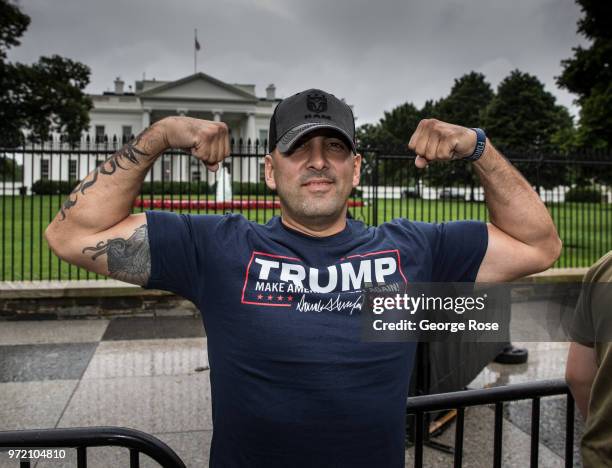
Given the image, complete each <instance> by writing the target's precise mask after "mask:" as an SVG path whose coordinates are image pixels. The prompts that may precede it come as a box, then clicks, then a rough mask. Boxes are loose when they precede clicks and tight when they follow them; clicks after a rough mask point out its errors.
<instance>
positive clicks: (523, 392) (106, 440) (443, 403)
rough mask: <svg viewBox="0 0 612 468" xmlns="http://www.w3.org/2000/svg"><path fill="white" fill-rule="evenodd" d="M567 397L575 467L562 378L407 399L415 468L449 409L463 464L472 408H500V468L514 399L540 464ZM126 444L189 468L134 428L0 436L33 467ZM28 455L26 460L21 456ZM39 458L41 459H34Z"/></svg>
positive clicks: (82, 459) (81, 460)
mask: <svg viewBox="0 0 612 468" xmlns="http://www.w3.org/2000/svg"><path fill="white" fill-rule="evenodd" d="M555 395H566V418H565V466H566V467H568V468H571V467H572V466H573V457H574V453H573V451H574V400H573V398H572V395H571V393H570V392H569V389H568V387H567V385H566V383H565V382H564V381H563V380H549V381H539V382H528V383H523V384H514V385H508V386H503V387H495V388H488V389H482V390H465V391H460V392H452V393H441V394H436V395H423V396H417V397H411V398H409V399H408V401H407V407H406V412H407V414H408V415H414V417H415V418H416V424H415V425H414V427H415V437H414V441H415V444H414V466H415V467H416V468H421V467H422V466H423V444H424V441H425V434H424V433H425V431H424V415H425V414H426V413H428V412H435V411H440V410H447V409H456V410H457V418H456V423H455V447H454V463H453V466H455V467H456V468H460V467H461V466H463V441H464V436H465V434H464V420H465V410H466V408H468V407H473V406H481V405H490V404H493V405H495V412H494V434H493V460H492V463H491V466H493V467H494V468H500V467H501V462H502V435H503V409H504V403H505V402H509V401H517V400H525V399H530V400H531V404H532V407H531V408H532V410H531V434H530V466H531V467H532V468H536V467H537V466H538V455H539V443H540V440H539V434H540V432H539V430H540V400H541V398H543V397H548V396H555ZM95 446H122V447H127V448H129V450H130V467H131V468H136V467H138V466H139V453H145V454H146V455H148V456H149V457H151V458H152V459H153V460H155V461H156V462H158V463H159V464H160V465H161V466H163V467H164V468H184V466H185V465H184V464H183V462H182V460H181V459H180V458H179V457H178V456H177V455H176V453H175V452H173V451H172V449H171V448H170V447H168V446H167V445H166V444H164V443H163V442H161V441H160V440H159V439H156V438H155V437H153V436H151V435H149V434H146V433H143V432H140V431H135V430H133V429H125V428H117V427H92V428H69V429H40V430H22V431H7V432H0V451H7V450H13V451H15V450H19V449H22V450H23V452H19V453H18V454H17V455H19V456H18V457H15V458H16V459H18V458H23V459H22V460H21V466H22V467H29V466H30V462H29V458H40V451H39V452H38V453H36V452H33V450H34V449H36V448H41V449H46V448H50V447H56V448H58V447H71V448H74V449H76V451H77V466H78V467H79V468H84V467H86V466H87V447H95ZM21 455H23V457H21ZM35 455H38V457H35Z"/></svg>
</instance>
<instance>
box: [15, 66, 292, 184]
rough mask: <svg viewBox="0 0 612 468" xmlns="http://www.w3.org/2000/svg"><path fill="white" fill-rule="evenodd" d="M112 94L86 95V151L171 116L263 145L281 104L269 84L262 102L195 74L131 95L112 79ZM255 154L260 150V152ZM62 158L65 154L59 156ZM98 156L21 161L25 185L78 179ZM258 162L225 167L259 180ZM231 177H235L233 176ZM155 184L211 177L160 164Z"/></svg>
mask: <svg viewBox="0 0 612 468" xmlns="http://www.w3.org/2000/svg"><path fill="white" fill-rule="evenodd" d="M114 85H115V86H114V91H113V92H105V93H103V94H94V95H90V96H91V98H92V100H93V104H94V107H93V109H92V110H91V111H90V130H89V138H90V141H91V146H90V147H95V142H96V141H97V142H100V141H103V140H104V137H105V136H106V137H107V138H108V139H109V140H110V141H111V142H112V140H113V137H116V138H117V140H118V141H119V142H121V141H122V139H123V138H129V137H130V136H131V135H137V134H138V133H139V132H141V131H142V130H143V129H145V128H146V127H148V126H149V125H150V124H151V123H153V122H156V121H157V120H160V119H162V118H164V117H166V116H170V115H186V116H189V117H196V118H201V119H207V120H217V121H223V122H225V123H226V124H227V125H228V126H229V128H230V132H231V136H232V138H234V139H235V140H239V139H243V141H244V142H245V144H246V142H247V141H248V140H250V141H251V142H252V144H254V143H255V141H256V140H260V141H261V142H263V141H264V140H266V139H267V135H268V126H269V122H270V118H271V117H272V113H273V112H274V108H275V107H276V105H277V104H278V102H280V99H277V98H276V96H275V86H274V85H273V84H271V85H269V86H268V87H267V88H266V95H265V97H258V96H257V95H256V94H255V85H252V84H229V83H225V82H223V81H220V80H218V79H216V78H214V77H212V76H210V75H207V74H205V73H201V72H200V73H195V74H193V75H190V76H187V77H185V78H181V79H179V80H176V81H158V80H155V79H153V80H142V81H136V83H135V87H134V91H133V92H132V91H131V90H130V92H126V90H125V89H124V85H125V83H124V82H123V81H122V80H121V79H119V78H117V79H116V80H115V83H114ZM259 152H260V154H261V153H262V152H264V148H263V147H261V146H260V149H259ZM62 153H64V152H63V151H62ZM100 159H101V156H99V155H98V156H95V155H87V154H72V155H70V154H62V155H61V157H58V156H57V155H56V156H53V157H51V155H50V154H48V153H47V152H46V151H43V152H41V154H35V155H33V156H32V157H26V158H24V161H23V164H24V178H25V180H24V182H25V184H24V185H25V186H26V187H28V188H29V187H31V185H32V182H34V181H36V180H39V179H50V180H70V179H78V180H81V179H83V178H84V177H85V176H86V175H87V174H88V172H89V171H91V170H92V169H93V168H94V167H95V166H96V165H97V164H99V163H100ZM261 161H262V158H240V160H239V159H238V158H235V160H233V161H229V162H230V164H231V169H232V170H231V172H232V174H235V175H237V174H240V175H241V178H242V180H244V181H247V180H248V181H253V182H254V181H258V180H260V173H261V172H262V167H261ZM235 177H236V176H235ZM153 178H154V180H162V178H163V179H164V180H170V178H171V179H172V180H173V181H189V180H191V181H194V180H208V181H209V182H213V181H214V175H213V174H212V173H210V172H209V171H206V170H203V166H202V164H201V163H199V161H197V160H196V159H195V158H190V157H184V158H183V157H175V158H164V159H163V160H162V159H161V158H160V159H158V160H157V161H156V163H155V165H154V167H153Z"/></svg>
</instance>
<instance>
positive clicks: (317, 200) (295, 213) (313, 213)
mask: <svg viewBox="0 0 612 468" xmlns="http://www.w3.org/2000/svg"><path fill="white" fill-rule="evenodd" d="M300 190H302V186H298V187H296V190H295V192H292V191H291V190H287V191H286V190H284V189H281V187H277V193H278V197H279V199H280V201H281V203H282V204H283V205H284V207H285V209H286V210H287V211H288V212H289V214H290V215H291V216H292V217H293V218H297V219H307V220H311V221H315V220H317V219H333V218H336V217H338V216H341V214H342V212H343V210H344V207H345V205H346V199H345V198H346V197H342V196H341V194H339V193H338V191H337V187H336V186H334V188H333V192H332V193H325V194H322V196H317V195H316V194H313V195H311V196H310V197H308V196H304V195H302V194H301V193H299V191H300Z"/></svg>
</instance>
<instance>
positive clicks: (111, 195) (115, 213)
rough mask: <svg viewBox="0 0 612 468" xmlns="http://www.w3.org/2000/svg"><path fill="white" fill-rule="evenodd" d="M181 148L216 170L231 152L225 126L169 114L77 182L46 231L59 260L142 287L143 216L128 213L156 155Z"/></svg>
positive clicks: (146, 267) (146, 258) (146, 262)
mask: <svg viewBox="0 0 612 468" xmlns="http://www.w3.org/2000/svg"><path fill="white" fill-rule="evenodd" d="M170 148H181V149H184V150H186V151H190V152H191V154H192V155H194V156H195V157H197V158H198V159H200V160H201V161H203V162H204V163H205V164H206V165H207V166H208V167H209V169H211V170H217V168H218V163H219V161H221V160H223V159H224V158H225V157H227V156H228V155H229V151H230V148H229V138H228V129H227V126H226V125H225V124H224V123H222V122H210V121H206V120H199V119H193V118H189V117H168V118H165V119H163V120H160V121H159V122H157V123H155V124H154V125H152V126H151V127H149V128H147V129H145V130H144V131H143V132H142V133H141V134H140V135H138V137H136V139H134V140H133V141H131V142H130V143H128V144H127V145H125V146H124V147H123V148H121V149H120V150H119V151H118V152H117V153H115V154H113V155H112V156H111V157H110V158H108V159H107V160H106V161H105V162H104V163H102V164H101V165H100V166H98V167H97V168H96V169H94V170H93V171H92V172H91V173H90V174H89V175H87V177H85V179H83V181H81V182H80V183H79V184H78V185H77V186H76V187H75V189H74V190H73V191H72V193H71V194H70V195H69V197H68V199H67V200H66V201H65V202H64V204H63V205H62V207H61V209H60V211H59V213H58V214H57V215H56V216H55V218H54V219H53V221H52V222H51V223H50V224H49V226H47V229H46V230H45V238H46V240H47V242H48V244H49V246H50V248H51V250H52V251H53V252H54V253H55V254H56V255H57V256H58V257H60V258H61V259H62V260H65V261H67V262H69V263H72V264H73V265H76V266H79V267H83V268H85V269H87V270H89V271H92V272H94V273H99V274H102V275H105V276H110V277H112V278H115V279H119V280H122V281H126V282H129V283H134V284H138V285H144V284H146V283H147V280H148V278H149V276H150V272H151V260H150V250H149V242H148V233H147V222H146V215H145V214H144V213H138V214H130V213H131V211H132V206H133V204H134V200H135V199H136V197H137V196H138V193H139V192H140V189H141V186H142V182H143V181H144V178H145V176H146V174H147V172H148V171H149V169H150V168H151V167H152V166H153V163H154V162H155V160H156V159H157V157H158V156H159V155H160V154H161V153H163V152H164V151H165V150H167V149H170Z"/></svg>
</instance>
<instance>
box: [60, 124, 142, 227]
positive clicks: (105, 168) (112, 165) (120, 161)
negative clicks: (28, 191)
mask: <svg viewBox="0 0 612 468" xmlns="http://www.w3.org/2000/svg"><path fill="white" fill-rule="evenodd" d="M152 128H153V126H151V127H148V128H146V129H145V130H144V131H143V132H141V133H140V134H139V135H138V136H137V137H136V138H135V139H134V140H132V141H130V142H129V143H127V144H126V145H124V146H123V148H121V149H120V150H119V151H117V152H116V153H115V154H113V155H112V156H111V157H109V158H107V159H106V160H105V161H104V162H103V163H102V164H100V165H99V166H98V167H96V168H95V169H94V170H93V172H92V174H91V179H89V180H88V179H87V178H86V179H83V180H82V181H81V182H79V184H78V185H77V186H76V187H75V188H74V189H73V190H72V192H70V195H68V199H67V200H66V201H65V202H64V203H63V204H62V207H61V208H60V214H61V216H62V217H61V219H60V221H63V220H65V219H66V211H68V210H69V209H70V208H72V207H73V206H74V205H76V203H77V200H78V194H79V193H80V194H81V195H85V190H87V189H88V188H89V187H91V186H93V185H94V184H95V183H96V182H97V181H98V174H104V175H113V174H114V173H115V172H116V171H117V169H122V170H124V171H126V170H128V169H129V167H128V166H126V161H129V162H131V163H132V164H134V165H139V164H140V161H141V160H142V159H146V158H149V157H151V156H154V155H153V154H152V152H151V146H152V145H150V144H149V145H147V144H146V143H143V142H142V139H143V137H144V136H145V135H148V134H149V133H151V129H152ZM143 145H144V148H142V149H139V148H137V146H143ZM73 195H74V198H72V196H73Z"/></svg>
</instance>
